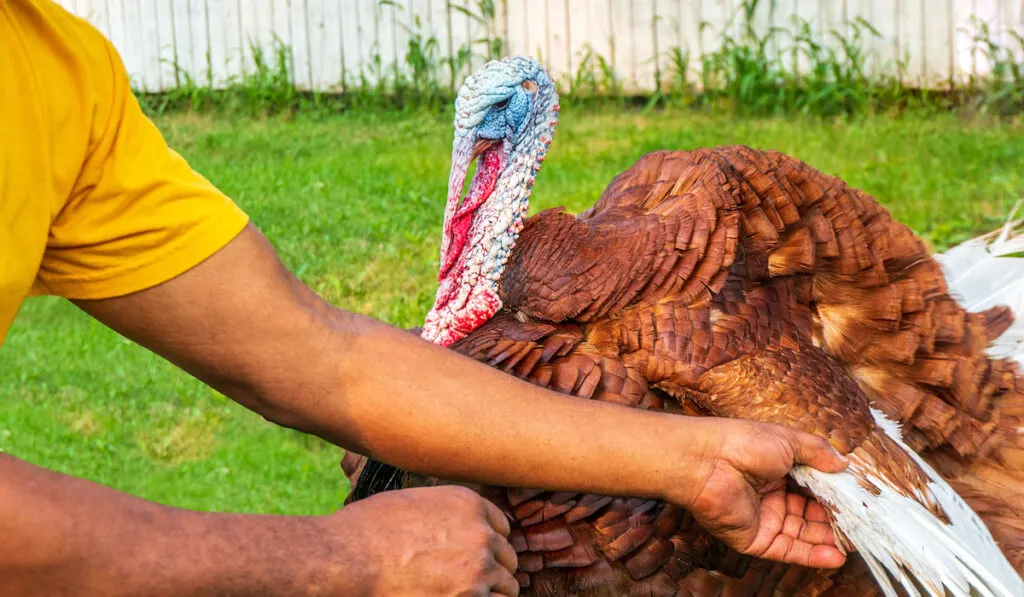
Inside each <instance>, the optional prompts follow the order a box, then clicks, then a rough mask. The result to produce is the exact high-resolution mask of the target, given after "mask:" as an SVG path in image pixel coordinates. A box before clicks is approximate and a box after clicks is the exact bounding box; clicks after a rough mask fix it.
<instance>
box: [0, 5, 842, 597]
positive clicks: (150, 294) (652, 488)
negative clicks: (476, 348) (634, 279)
mask: <svg viewBox="0 0 1024 597" xmlns="http://www.w3.org/2000/svg"><path fill="white" fill-rule="evenodd" d="M0 131H3V133H2V134H3V142H2V143H0V340H2V338H3V336H4V335H5V334H6V331H7V329H8V327H9V326H10V324H11V322H12V320H13V318H14V314H15V311H16V310H17V308H18V306H19V304H20V303H21V301H22V299H23V298H24V297H25V296H26V295H28V294H45V293H48V294H55V295H60V296H63V297H66V298H68V299H70V300H72V301H74V302H75V304H77V305H78V306H79V307H80V308H81V309H83V310H84V311H86V312H87V313H89V314H90V315H92V316H93V317H95V318H97V319H98V320H100V321H102V322H103V323H105V324H106V325H108V326H110V327H111V328H113V329H114V330H116V331H117V332H119V333H121V334H123V335H124V336H125V337H127V338H130V339H132V340H134V341H136V342H138V343H139V344H141V345H143V346H145V347H147V348H149V349H151V350H153V351H155V352H156V353H158V354H160V355H162V356H164V357H165V358H167V359H168V360H170V361H172V362H174V363H176V364H177V365H179V366H180V367H181V368H183V369H185V370H186V371H188V372H190V373H192V374H193V375H195V376H196V377H198V378H200V379H202V380H203V381H205V382H206V383H208V384H210V385H211V386H212V387H214V388H216V389H218V390H220V391H221V392H223V393H224V394H226V395H227V396H230V397H231V398H233V399H235V400H237V401H238V402H240V403H242V404H244V405H245V406H247V407H249V408H251V409H253V410H254V411H256V412H258V413H260V414H261V415H262V416H264V417H265V418H267V419H268V420H271V421H273V422H275V423H278V424H280V425H285V426H288V427H292V428H295V429H299V430H302V431H305V432H308V433H313V434H316V435H318V436H320V437H323V438H325V439H327V440H329V441H332V442H334V443H336V444H337V445H339V446H342V447H344V448H350V449H353V450H356V451H359V452H362V453H365V454H370V455H372V456H373V457H375V458H378V459H381V460H384V461H387V462H391V463H394V464H396V465H398V466H401V467H403V468H405V469H409V470H412V471H417V472H421V473H426V474H433V475H438V476H442V477H445V478H452V479H471V480H475V481H479V482H485V483H490V484H500V485H511V486H527V487H545V488H550V489H572V490H579V491H589V492H595V493H621V494H629V495H637V496H650V497H658V498H662V499H666V500H671V501H673V502H676V503H678V504H681V505H683V506H685V507H687V508H689V509H691V510H692V511H693V512H695V513H696V514H697V515H698V516H699V518H700V520H701V521H702V523H703V524H705V526H706V527H707V528H709V529H710V530H712V531H713V532H715V533H717V534H718V535H719V536H720V537H722V538H723V539H725V540H726V541H728V542H729V544H730V545H733V546H734V547H736V548H737V549H740V550H742V551H744V552H746V553H752V554H758V555H762V556H765V557H771V558H775V559H780V560H784V561H788V562H798V563H802V564H805V565H812V566H823V567H830V566H838V565H840V564H841V563H842V562H843V556H842V554H841V553H840V552H839V551H838V550H837V549H836V548H835V547H834V539H833V537H832V533H831V531H830V530H829V528H828V526H827V524H825V523H824V522H823V521H824V518H823V517H822V516H821V514H822V513H821V510H820V507H819V508H818V509H817V510H815V509H814V508H813V507H808V508H807V509H806V512H808V513H811V514H814V516H811V514H807V515H806V516H805V508H804V507H803V504H802V503H800V499H801V498H797V497H796V496H788V505H789V506H790V508H789V511H788V512H787V496H786V495H785V493H784V491H783V489H781V487H782V479H783V478H784V476H785V474H786V472H787V471H788V470H789V469H790V468H791V467H792V466H793V464H794V463H797V462H803V463H807V464H810V465H812V466H816V467H818V468H821V469H822V470H828V471H839V470H842V469H843V468H844V467H845V466H846V463H845V461H844V460H843V459H842V458H841V457H839V456H838V455H836V453H835V452H833V451H832V450H831V448H830V447H829V446H828V444H827V443H826V442H825V441H824V440H822V439H820V438H816V437H813V436H810V435H804V434H799V433H795V432H791V431H788V430H786V429H783V428H780V427H774V426H767V425H757V424H751V423H746V422H739V421H722V420H715V419H691V418H687V417H679V416H671V415H663V414H655V413H647V412H640V411H634V410H630V409H625V408H622V407H617V406H614V405H608V404H599V403H594V402H587V401H579V400H566V399H564V397H560V396H558V395H556V394H553V393H549V392H547V391H545V390H541V389H539V388H536V387H533V386H531V385H528V384H526V383H524V382H521V381H519V380H516V379H514V378H512V377H510V376H506V375H504V374H502V373H499V372H497V371H494V370H492V369H489V368H487V367H485V366H483V365H481V364H478V363H475V362H473V361H470V360H468V359H465V358H463V357H461V356H459V355H456V354H455V353H452V352H449V351H445V350H443V349H441V348H438V347H436V346H433V345H430V344H428V343H426V342H423V341H421V340H419V339H418V338H415V337H414V336H412V335H410V334H407V333H405V332H402V331H399V330H395V329H393V328H391V327H389V326H386V325H384V324H381V323H379V322H376V321H373V320H370V319H367V318H364V317H359V316H356V315H353V314H350V313H346V312H344V311H340V310H338V309H335V308H334V307H332V306H330V305H328V304H327V303H326V302H324V301H323V300H322V299H320V298H319V297H318V296H317V295H316V294H314V293H313V292H312V291H311V290H310V289H308V288H307V287H306V286H304V285H303V284H302V283H301V282H300V281H299V280H297V279H296V278H295V277H294V276H293V275H292V274H291V273H289V272H288V271H287V270H286V269H285V268H284V267H283V266H282V265H281V263H280V262H279V261H278V259H277V257H276V255H275V254H274V251H273V250H272V249H271V247H270V245H269V244H268V243H267V241H266V240H265V239H264V237H263V236H262V235H261V234H260V233H259V231H258V230H257V229H256V228H255V227H254V226H252V224H250V223H249V222H248V220H247V218H246V216H245V214H244V213H242V212H241V211H240V210H239V209H238V208H237V207H235V205H234V204H233V203H232V202H231V201H230V200H229V199H228V198H226V197H225V196H224V195H223V194H221V193H220V192H219V191H218V190H217V189H215V188H214V187H213V186H212V185H211V184H210V183H209V182H207V181H206V180H205V179H203V178H202V177H201V176H200V175H198V174H196V173H195V172H193V171H192V170H191V169H190V168H189V167H188V165H187V164H186V163H185V162H184V160H182V159H181V158H180V157H179V156H178V155H177V154H175V153H174V152H173V151H171V150H170V149H168V148H167V146H166V145H165V143H164V141H163V139H162V138H161V136H160V134H159V132H158V131H157V129H156V128H155V127H154V126H153V124H152V123H151V122H149V121H148V120H147V119H146V118H145V117H144V116H143V114H142V112H141V111H140V109H139V106H138V104H137V103H136V101H135V99H134V97H133V96H132V94H131V91H130V89H129V85H128V79H127V77H126V75H125V72H124V69H123V66H122V64H121V62H120V59H119V58H118V56H117V53H116V52H115V51H114V49H113V48H112V47H111V45H110V44H109V43H108V41H107V40H105V39H104V38H103V37H102V36H101V35H100V34H99V33H98V32H97V31H95V30H94V29H93V28H91V27H90V26H89V25H88V24H87V23H85V22H84V21H82V20H80V19H77V18H75V17H73V16H71V15H69V14H68V13H66V12H65V11H64V10H63V9H61V8H60V7H58V6H57V5H55V4H53V3H51V2H49V1H48V0H0ZM86 358H87V355H86ZM380 363H387V364H388V365H387V367H386V368H380V367H378V365H379V364H380ZM465 388H476V389H477V390H476V391H475V392H474V393H467V392H466V391H465ZM508 421H518V422H519V424H518V425H516V426H512V425H509V424H508ZM597 430H600V432H597ZM508 528H509V527H508V523H507V521H506V519H505V518H504V516H503V515H502V514H501V512H500V511H498V510H497V509H496V508H495V507H493V506H492V505H490V504H489V503H487V502H485V501H483V500H482V499H481V498H479V497H478V496H476V495H475V494H472V493H470V492H468V491H466V490H462V489H456V488H434V489H420V490H409V491H402V492H394V493H390V494H385V495H380V496H377V497H374V498H372V499H369V500H366V501H365V502H360V503H357V504H354V505H352V506H350V507H346V508H344V509H342V510H340V511H339V512H337V513H336V514H334V515H331V516H326V517H283V516H253V515H233V514H208V513H198V512H189V511H184V510H180V509H174V508H169V507H165V506H161V505H158V504H154V503H150V502H147V501H144V500H141V499H138V498H135V497H132V496H129V495H125V494H122V493H119V492H117V491H114V490H112V489H109V488H105V487H101V486H98V485H95V484H92V483H90V482H87V481H84V480H79V479H74V478H70V477H67V476H63V475H59V474H56V473H53V472H50V471H46V470H43V469H40V468H38V467H35V466H33V465H31V464H28V463H26V462H23V461H20V460H17V459H16V458H14V457H12V456H7V455H0V537H2V540H0V593H2V594H3V595H68V594H74V595H77V596H83V597H86V596H92V595H104V596H107V595H134V596H139V595H153V596H157V595H174V596H182V595H253V594H256V595H307V594H309V595H349V596H358V595H389V596H393V595H516V594H517V593H518V587H517V586H516V583H515V580H514V578H513V576H512V571H513V570H514V569H515V565H516V558H515V554H514V552H513V550H512V548H511V547H510V545H509V543H508V542H507V541H506V539H505V537H504V536H505V535H507V533H508Z"/></svg>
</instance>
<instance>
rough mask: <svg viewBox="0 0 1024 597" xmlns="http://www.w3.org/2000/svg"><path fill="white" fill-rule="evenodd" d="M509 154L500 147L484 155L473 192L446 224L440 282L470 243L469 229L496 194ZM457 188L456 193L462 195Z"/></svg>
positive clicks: (471, 188)
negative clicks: (474, 216)
mask: <svg viewBox="0 0 1024 597" xmlns="http://www.w3.org/2000/svg"><path fill="white" fill-rule="evenodd" d="M504 162H505V152H504V149H503V148H502V146H501V145H500V144H498V145H495V146H494V147H493V148H491V149H488V150H487V151H485V152H484V153H483V155H482V156H480V160H479V163H478V164H477V170H476V176H474V177H473V182H472V183H470V185H469V193H468V194H467V195H466V199H465V201H463V202H462V205H460V206H459V208H458V210H457V211H456V212H455V213H454V214H453V215H452V216H451V218H449V219H448V220H447V221H446V222H445V227H444V228H445V229H444V234H445V236H446V237H447V238H448V239H449V241H448V244H447V251H446V252H445V254H444V256H443V258H442V259H441V269H440V271H439V272H438V275H437V279H438V280H444V279H445V277H447V276H448V273H449V270H451V268H452V266H453V265H455V263H456V262H457V261H458V259H459V256H460V255H462V252H463V250H464V249H465V248H466V242H467V241H468V240H469V229H470V227H471V226H472V225H473V214H474V213H475V212H476V210H477V209H478V208H479V207H480V206H481V205H483V204H484V202H485V201H487V199H488V198H489V197H490V196H491V194H492V193H494V187H495V186H497V184H498V177H499V176H500V175H501V171H502V169H503V168H504V165H505V164H504ZM460 191H461V189H456V190H455V192H456V193H457V192H460Z"/></svg>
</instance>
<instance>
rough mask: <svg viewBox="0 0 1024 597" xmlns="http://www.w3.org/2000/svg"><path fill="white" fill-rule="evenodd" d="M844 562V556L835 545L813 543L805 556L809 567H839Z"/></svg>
mask: <svg viewBox="0 0 1024 597" xmlns="http://www.w3.org/2000/svg"><path fill="white" fill-rule="evenodd" d="M845 563H846V556H845V555H843V552H841V551H839V549H838V548H837V547H833V546H831V545H815V546H814V547H812V548H811V553H810V555H809V556H808V558H807V564H805V566H808V567H810V568H839V567H840V566H842V565H843V564H845Z"/></svg>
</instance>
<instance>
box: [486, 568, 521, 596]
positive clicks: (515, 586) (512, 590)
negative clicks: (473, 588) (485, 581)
mask: <svg viewBox="0 0 1024 597" xmlns="http://www.w3.org/2000/svg"><path fill="white" fill-rule="evenodd" d="M496 568H497V571H496V572H495V573H494V577H493V580H491V595H501V596H502V597H518V596H519V581H517V580H516V577H515V576H513V575H512V573H511V572H509V571H508V570H506V569H505V568H504V567H503V566H497V567H496Z"/></svg>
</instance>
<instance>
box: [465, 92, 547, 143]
mask: <svg viewBox="0 0 1024 597" xmlns="http://www.w3.org/2000/svg"><path fill="white" fill-rule="evenodd" d="M532 103H533V98H531V97H530V95H529V94H528V93H527V92H526V90H524V89H523V88H522V87H517V88H516V90H515V91H514V92H512V96H511V97H509V98H506V99H504V100H502V101H500V102H498V103H497V104H495V105H493V106H491V109H490V110H488V111H487V115H486V116H484V121H483V122H481V123H480V125H479V126H477V127H476V137H477V138H478V139H494V140H498V139H504V138H505V137H513V136H517V135H518V134H519V133H520V132H522V127H523V123H524V122H526V114H527V113H529V111H530V107H531V104H532Z"/></svg>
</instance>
